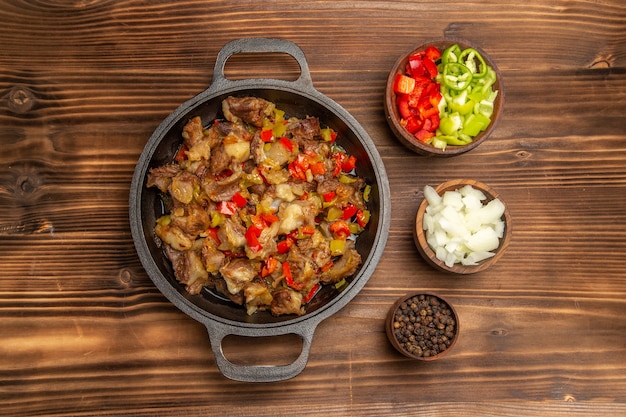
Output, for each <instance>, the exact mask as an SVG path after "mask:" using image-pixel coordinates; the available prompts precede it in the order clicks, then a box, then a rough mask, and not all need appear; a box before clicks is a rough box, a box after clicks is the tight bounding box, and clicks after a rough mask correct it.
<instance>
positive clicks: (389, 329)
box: [385, 291, 461, 362]
mask: <svg viewBox="0 0 626 417" xmlns="http://www.w3.org/2000/svg"><path fill="white" fill-rule="evenodd" d="M420 295H426V296H432V297H436V298H438V299H439V300H440V301H443V302H444V303H446V304H447V305H448V307H449V308H450V311H451V312H452V315H453V316H454V321H455V323H456V325H455V332H454V338H453V339H452V341H451V342H450V346H448V348H447V349H446V350H444V351H442V352H440V353H438V354H437V355H435V356H428V357H423V356H416V355H413V354H412V353H410V352H407V351H406V350H405V349H404V348H403V347H402V346H401V345H400V342H398V339H396V336H395V333H394V331H393V330H394V329H393V317H394V315H395V313H396V310H397V309H398V307H399V306H400V304H402V303H403V302H404V301H406V300H408V299H409V298H412V297H415V296H420ZM460 331H461V326H460V323H459V315H458V314H457V312H456V310H455V309H454V306H453V305H452V304H450V302H449V301H448V300H446V299H445V298H444V297H442V296H441V295H439V294H436V293H433V292H428V291H427V292H417V293H414V292H410V293H406V294H405V295H404V296H402V297H400V298H398V299H397V300H396V302H395V303H393V305H392V306H391V308H390V309H389V311H388V312H387V317H386V319H385V332H386V333H387V338H388V339H389V342H390V343H391V345H392V346H393V347H394V348H395V349H396V350H397V351H398V352H400V353H401V354H403V355H404V356H406V357H407V358H411V359H417V360H420V361H425V362H429V361H434V360H436V359H440V358H442V357H443V356H445V355H446V354H447V353H448V352H449V351H451V350H452V348H453V347H454V345H456V341H457V340H458V339H459V333H460Z"/></svg>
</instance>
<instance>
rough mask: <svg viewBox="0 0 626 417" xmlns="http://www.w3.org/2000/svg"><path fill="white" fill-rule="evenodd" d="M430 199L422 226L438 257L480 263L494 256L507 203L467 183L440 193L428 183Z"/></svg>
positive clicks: (426, 192)
mask: <svg viewBox="0 0 626 417" xmlns="http://www.w3.org/2000/svg"><path fill="white" fill-rule="evenodd" d="M424 197H425V198H426V201H427V202H428V207H426V212H425V213H424V220H423V223H422V227H423V229H424V231H425V232H426V233H425V234H426V241H427V242H428V245H429V246H430V247H431V249H432V250H433V251H434V252H435V255H436V256H437V259H439V260H441V261H442V262H444V263H445V264H446V266H448V267H451V266H452V265H454V264H455V263H461V264H463V265H477V264H478V262H480V261H482V260H484V259H488V258H491V257H492V256H494V255H495V253H494V252H493V251H494V250H496V249H497V248H498V246H499V245H500V239H501V238H502V237H503V236H504V227H505V225H504V220H502V215H503V214H504V203H502V201H500V200H499V199H497V198H496V199H493V200H491V201H489V202H487V203H486V204H485V200H486V199H487V196H485V194H484V193H483V192H482V191H480V190H478V189H475V188H474V187H472V186H471V185H466V186H464V187H462V188H460V189H458V190H455V191H446V192H445V193H443V195H441V196H440V195H439V194H438V193H437V192H436V191H435V189H434V188H433V187H431V186H429V185H427V186H425V187H424Z"/></svg>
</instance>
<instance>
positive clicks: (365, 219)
mask: <svg viewBox="0 0 626 417" xmlns="http://www.w3.org/2000/svg"><path fill="white" fill-rule="evenodd" d="M369 221H370V212H369V211H364V210H361V209H359V211H357V212H356V222H357V223H358V224H359V226H361V227H365V226H366V225H367V223H369Z"/></svg>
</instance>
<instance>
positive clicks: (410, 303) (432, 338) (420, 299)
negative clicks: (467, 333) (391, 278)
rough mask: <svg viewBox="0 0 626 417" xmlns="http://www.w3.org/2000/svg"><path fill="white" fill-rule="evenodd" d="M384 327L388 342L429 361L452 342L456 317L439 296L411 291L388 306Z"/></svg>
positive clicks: (448, 348) (398, 348) (403, 352)
mask: <svg viewBox="0 0 626 417" xmlns="http://www.w3.org/2000/svg"><path fill="white" fill-rule="evenodd" d="M385 330H386V332H387V337H388V338H389V341H390V342H391V344H392V346H393V347H394V348H396V350H397V351H398V352H400V353H402V354H403V355H404V356H406V357H409V358H412V359H417V360H422V361H433V360H436V359H439V358H441V357H443V356H444V355H446V354H447V353H448V352H449V351H450V350H451V349H452V347H453V346H454V345H455V344H456V341H457V339H458V336H459V320H458V316H457V314H456V311H455V310H454V307H452V305H451V304H450V303H448V302H447V301H446V300H445V299H443V298H442V297H441V296H439V295H436V294H430V293H418V294H415V293H411V294H406V295H405V296H403V297H400V298H399V299H398V300H397V301H396V302H395V303H394V304H393V306H392V307H391V308H390V309H389V313H388V314H387V319H386V321H385Z"/></svg>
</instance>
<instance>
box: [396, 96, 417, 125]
mask: <svg viewBox="0 0 626 417" xmlns="http://www.w3.org/2000/svg"><path fill="white" fill-rule="evenodd" d="M396 104H397V106H398V113H400V117H401V118H403V119H408V118H409V117H411V116H412V115H413V114H412V113H411V108H410V106H409V97H408V96H406V95H402V96H398V98H397V99H396Z"/></svg>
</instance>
